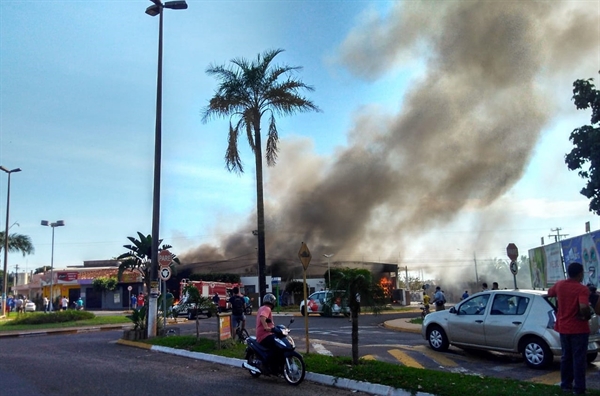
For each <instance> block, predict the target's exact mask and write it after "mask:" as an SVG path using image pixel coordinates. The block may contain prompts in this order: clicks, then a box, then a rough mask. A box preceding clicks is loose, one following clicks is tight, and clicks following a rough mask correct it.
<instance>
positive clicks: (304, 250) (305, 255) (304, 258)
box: [298, 242, 312, 271]
mask: <svg viewBox="0 0 600 396" xmlns="http://www.w3.org/2000/svg"><path fill="white" fill-rule="evenodd" d="M298 257H299V258H300V261H301V262H302V266H303V267H304V271H306V270H307V269H308V264H310V259H311V258H312V256H311V254H310V250H308V246H306V243H304V242H302V246H300V251H299V252H298Z"/></svg>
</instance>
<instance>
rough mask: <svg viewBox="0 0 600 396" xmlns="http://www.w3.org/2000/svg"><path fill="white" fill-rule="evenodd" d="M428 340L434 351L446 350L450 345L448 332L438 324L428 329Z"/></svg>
mask: <svg viewBox="0 0 600 396" xmlns="http://www.w3.org/2000/svg"><path fill="white" fill-rule="evenodd" d="M427 340H428V341H429V346H430V347H431V349H433V350H434V351H438V352H444V351H447V350H448V347H449V346H450V342H448V336H447V335H446V332H445V331H444V329H442V328H441V327H440V326H438V325H433V326H431V327H430V328H429V329H428V330H427Z"/></svg>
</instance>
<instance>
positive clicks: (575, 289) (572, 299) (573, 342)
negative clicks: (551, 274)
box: [548, 263, 591, 395]
mask: <svg viewBox="0 0 600 396" xmlns="http://www.w3.org/2000/svg"><path fill="white" fill-rule="evenodd" d="M567 274H568V276H569V278H568V279H565V280H561V281H558V282H556V284H555V285H554V286H552V287H551V288H550V289H549V290H548V297H556V300H557V304H558V312H557V314H556V323H555V324H554V330H556V331H557V332H558V333H559V334H560V345H561V349H562V356H561V358H560V388H561V389H562V390H563V391H565V392H571V391H573V393H574V394H576V395H583V394H585V369H586V366H587V358H586V354H587V346H588V340H589V335H590V326H589V324H588V320H589V318H590V316H591V308H590V304H589V295H590V291H589V289H588V288H587V287H586V286H584V285H582V284H581V281H582V280H583V265H581V264H580V263H571V264H569V268H567Z"/></svg>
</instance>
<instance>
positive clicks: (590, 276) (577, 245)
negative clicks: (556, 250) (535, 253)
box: [561, 231, 600, 287]
mask: <svg viewBox="0 0 600 396" xmlns="http://www.w3.org/2000/svg"><path fill="white" fill-rule="evenodd" d="M599 244H600V231H594V232H590V233H587V234H584V235H580V236H578V237H575V238H569V239H565V240H563V241H561V245H562V252H563V257H564V258H565V268H567V267H568V266H569V264H571V263H574V262H577V263H581V264H583V269H584V271H585V273H584V276H583V284H588V283H591V284H593V285H594V286H596V287H598V249H599V248H600V246H599Z"/></svg>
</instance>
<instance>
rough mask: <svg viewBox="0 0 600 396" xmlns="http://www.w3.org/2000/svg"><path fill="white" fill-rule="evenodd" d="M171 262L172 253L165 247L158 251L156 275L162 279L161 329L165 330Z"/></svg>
mask: <svg viewBox="0 0 600 396" xmlns="http://www.w3.org/2000/svg"><path fill="white" fill-rule="evenodd" d="M172 262H173V255H172V254H171V252H169V251H168V250H167V249H165V250H161V251H159V252H158V264H159V265H160V269H159V270H158V275H159V277H160V279H162V283H161V291H162V299H163V330H164V331H165V334H166V331H167V281H168V280H169V278H170V277H171V268H170V267H169V266H170V265H171V263H172Z"/></svg>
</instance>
